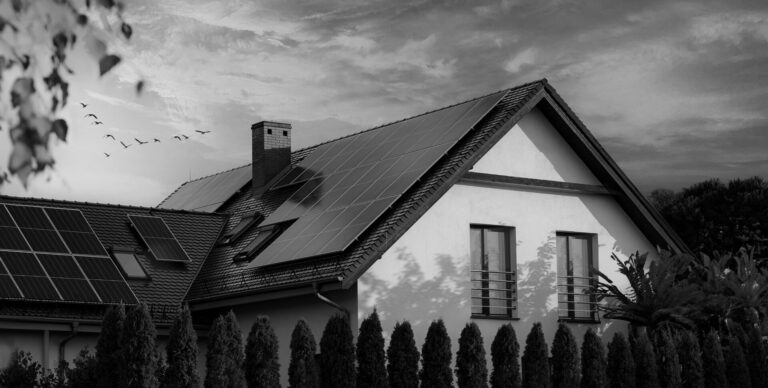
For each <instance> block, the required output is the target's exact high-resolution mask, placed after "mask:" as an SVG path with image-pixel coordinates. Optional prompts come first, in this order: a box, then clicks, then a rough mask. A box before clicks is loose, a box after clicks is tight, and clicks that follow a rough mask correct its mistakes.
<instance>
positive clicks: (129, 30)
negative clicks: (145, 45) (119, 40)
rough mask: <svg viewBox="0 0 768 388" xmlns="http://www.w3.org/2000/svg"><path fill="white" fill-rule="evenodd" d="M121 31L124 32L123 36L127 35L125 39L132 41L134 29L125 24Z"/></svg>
mask: <svg viewBox="0 0 768 388" xmlns="http://www.w3.org/2000/svg"><path fill="white" fill-rule="evenodd" d="M120 31H122V32H123V35H125V39H131V35H133V28H131V26H130V25H129V24H128V23H123V24H122V25H121V26H120Z"/></svg>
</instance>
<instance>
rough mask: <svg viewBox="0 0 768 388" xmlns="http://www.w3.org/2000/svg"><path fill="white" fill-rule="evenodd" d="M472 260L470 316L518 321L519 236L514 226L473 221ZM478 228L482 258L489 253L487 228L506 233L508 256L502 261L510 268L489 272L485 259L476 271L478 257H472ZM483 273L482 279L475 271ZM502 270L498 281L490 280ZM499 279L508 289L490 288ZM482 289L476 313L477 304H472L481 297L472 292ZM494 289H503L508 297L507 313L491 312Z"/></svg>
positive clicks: (473, 317) (470, 269) (471, 227)
mask: <svg viewBox="0 0 768 388" xmlns="http://www.w3.org/2000/svg"><path fill="white" fill-rule="evenodd" d="M469 227H470V255H469V256H470V258H469V260H470V263H469V271H470V279H469V280H470V319H500V320H506V321H512V320H518V319H519V318H518V316H517V307H518V303H517V302H518V300H517V249H516V248H517V243H516V241H517V238H516V229H515V227H513V226H507V225H488V224H470V226H469ZM474 229H478V230H480V255H481V257H485V256H486V255H487V253H486V252H485V233H486V231H487V230H493V231H496V232H503V235H504V243H505V247H504V248H505V249H504V251H505V257H504V258H503V260H504V261H505V263H504V264H505V267H506V268H508V269H509V271H490V270H489V269H488V260H482V262H481V263H480V267H481V269H479V270H475V269H473V268H474V266H473V264H474V263H473V260H475V258H474V257H472V256H473V255H472V247H471V244H472V237H471V236H472V230H474ZM478 272H479V273H480V279H477V280H475V279H474V276H473V274H475V273H478ZM492 272H493V273H503V274H504V275H505V276H504V279H503V280H498V281H492V280H491V279H490V274H491V273H492ZM478 281H479V282H480V288H475V286H474V285H475V282H478ZM499 282H505V283H506V284H507V287H506V289H501V288H498V289H497V288H494V289H492V288H491V287H490V285H491V283H499ZM477 290H479V291H480V292H481V296H480V298H479V299H480V301H481V305H480V307H481V309H482V313H476V312H474V307H476V306H475V305H474V304H473V301H474V300H475V299H478V298H476V297H474V296H473V292H474V291H477ZM491 291H497V292H504V295H505V298H506V301H507V303H506V306H505V307H506V310H507V313H506V314H492V313H491V311H492V310H491V303H490V301H491V299H494V298H491V296H490V294H491Z"/></svg>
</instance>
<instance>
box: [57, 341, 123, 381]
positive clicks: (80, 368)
mask: <svg viewBox="0 0 768 388" xmlns="http://www.w3.org/2000/svg"><path fill="white" fill-rule="evenodd" d="M65 362H66V361H65ZM72 364H73V367H72V368H66V372H65V374H66V381H67V384H66V385H65V386H66V387H68V388H91V387H96V386H98V385H97V384H98V382H99V378H100V377H101V373H100V370H99V366H98V359H97V357H96V356H94V355H93V354H92V353H91V352H90V351H89V350H88V348H85V349H82V350H80V353H78V355H77V357H76V358H75V360H74V361H73V363H72ZM62 366H63V365H62ZM62 366H59V367H60V368H61V367H62ZM59 381H61V378H59ZM121 383H122V382H119V383H118V384H121ZM121 386H122V385H115V386H113V387H115V388H117V387H121Z"/></svg>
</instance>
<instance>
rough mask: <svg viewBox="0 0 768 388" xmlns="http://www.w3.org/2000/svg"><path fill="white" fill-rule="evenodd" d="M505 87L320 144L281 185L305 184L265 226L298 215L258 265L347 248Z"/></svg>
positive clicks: (416, 179)
mask: <svg viewBox="0 0 768 388" xmlns="http://www.w3.org/2000/svg"><path fill="white" fill-rule="evenodd" d="M505 94H506V91H502V92H498V93H495V94H491V95H488V96H486V97H482V98H479V99H476V100H472V101H468V102H465V103H463V104H459V105H454V106H452V107H448V108H445V109H441V110H438V111H434V112H431V113H427V114H424V115H421V116H417V117H413V118H410V119H407V120H403V121H399V122H396V123H392V124H389V125H386V126H383V127H379V128H377V129H374V130H370V131H366V132H362V133H359V134H357V135H354V136H350V137H347V138H342V139H339V140H336V141H333V142H330V143H326V144H323V145H320V146H318V147H317V149H316V150H314V151H313V152H312V153H311V154H310V155H309V156H307V157H306V158H305V159H304V160H302V161H301V162H299V163H298V164H297V165H296V166H295V167H294V168H293V169H291V171H289V172H288V173H287V174H286V175H285V176H284V177H282V178H280V179H279V180H278V181H277V182H276V183H275V185H274V188H275V189H277V188H282V187H287V186H293V185H299V184H300V185H301V186H300V187H299V188H298V189H297V190H296V191H295V193H294V194H293V195H292V196H291V197H290V198H289V199H288V200H287V201H286V202H284V203H283V204H282V205H280V207H278V208H277V209H276V210H275V211H274V212H273V213H272V214H271V215H270V216H269V217H267V219H266V220H264V222H263V223H262V225H270V224H277V223H282V222H286V221H291V220H296V221H295V222H293V223H292V224H291V225H290V226H289V227H288V228H287V229H286V230H285V231H284V232H283V233H282V234H281V235H280V236H278V237H277V238H276V239H275V241H274V242H272V244H270V245H269V246H268V247H267V248H266V249H264V251H262V252H261V253H260V254H259V255H258V257H257V258H256V260H254V261H252V262H251V264H250V266H251V267H261V266H267V265H273V264H280V263H286V262H290V261H294V260H300V259H305V258H310V257H315V256H320V255H326V254H331V253H336V252H341V251H343V250H345V249H346V248H347V247H348V246H349V245H350V244H351V243H352V242H354V240H355V239H356V238H357V237H358V236H359V235H360V234H361V233H362V232H363V231H365V230H366V229H367V228H368V226H370V225H371V224H372V223H373V222H374V221H375V220H376V219H377V218H379V217H380V216H381V215H382V214H383V213H384V211H385V210H387V209H388V208H389V207H390V206H392V204H393V203H394V202H395V200H397V199H398V198H399V197H400V196H401V195H402V194H403V193H404V192H405V191H406V190H408V189H409V188H410V187H411V186H412V185H413V184H414V183H415V182H416V181H418V179H419V178H420V177H421V176H422V175H424V173H425V172H427V170H429V168H431V167H432V166H433V165H434V164H435V163H436V162H437V161H438V160H439V159H440V157H442V156H443V155H444V154H445V153H446V152H448V150H450V149H451V148H452V147H453V146H454V145H455V144H456V142H457V141H458V140H459V139H461V138H462V137H463V136H464V135H465V134H466V133H467V132H468V131H469V130H470V129H471V128H472V127H474V126H475V124H477V122H478V121H480V120H481V119H482V118H483V117H484V116H485V115H486V114H487V113H488V112H489V111H490V110H491V109H492V108H493V107H494V106H496V104H497V103H498V102H499V101H500V100H501V99H502V98H503V97H504V95H505Z"/></svg>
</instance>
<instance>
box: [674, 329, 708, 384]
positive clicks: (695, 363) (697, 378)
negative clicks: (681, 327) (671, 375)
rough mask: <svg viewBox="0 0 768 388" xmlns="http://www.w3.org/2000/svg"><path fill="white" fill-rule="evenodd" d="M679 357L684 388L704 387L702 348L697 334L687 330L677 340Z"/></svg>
mask: <svg viewBox="0 0 768 388" xmlns="http://www.w3.org/2000/svg"><path fill="white" fill-rule="evenodd" d="M677 355H678V358H679V359H680V380H681V381H682V386H683V388H702V387H704V369H703V367H702V361H701V348H700V347H699V340H698V339H697V338H696V334H694V333H693V332H692V331H689V330H686V331H683V332H682V333H680V335H679V336H678V338H677Z"/></svg>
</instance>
